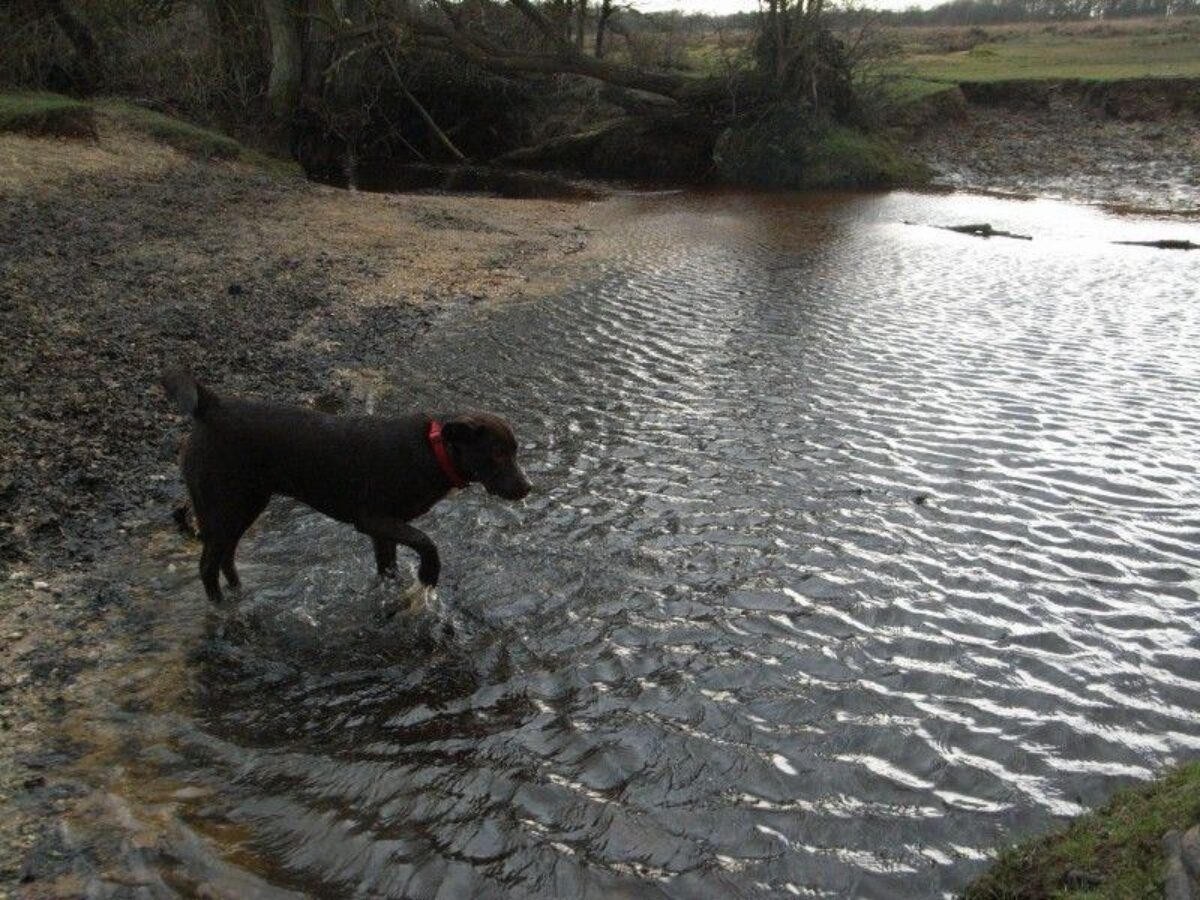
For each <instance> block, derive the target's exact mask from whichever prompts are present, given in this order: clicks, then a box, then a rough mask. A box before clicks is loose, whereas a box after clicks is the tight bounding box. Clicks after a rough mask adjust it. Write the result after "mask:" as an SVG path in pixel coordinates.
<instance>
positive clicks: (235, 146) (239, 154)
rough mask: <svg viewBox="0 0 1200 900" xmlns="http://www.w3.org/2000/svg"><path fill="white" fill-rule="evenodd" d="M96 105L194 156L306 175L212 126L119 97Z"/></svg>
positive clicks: (283, 174)
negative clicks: (233, 161)
mask: <svg viewBox="0 0 1200 900" xmlns="http://www.w3.org/2000/svg"><path fill="white" fill-rule="evenodd" d="M96 107H97V109H98V110H99V111H100V112H101V113H102V114H103V115H105V116H107V117H109V118H110V119H112V120H113V121H115V122H118V123H120V124H122V125H124V126H126V127H127V128H132V129H133V130H135V131H140V132H142V133H143V134H146V135H148V136H150V137H152V138H154V139H155V140H157V141H161V142H162V143H164V144H166V145H167V146H169V147H174V148H175V149H176V150H181V151H183V152H184V153H188V154H191V155H192V156H202V157H204V158H206V159H228V160H237V161H239V162H243V163H247V164H249V165H252V166H256V167H258V168H260V169H266V170H268V171H270V172H271V173H272V174H274V175H277V176H279V177H284V178H292V177H299V176H302V174H303V173H302V172H301V170H300V166H299V165H298V164H297V163H296V162H295V161H293V160H290V159H282V158H280V157H278V156H272V155H270V154H267V153H263V152H262V151H260V150H255V149H254V148H252V147H247V146H245V145H244V144H242V143H240V142H238V141H236V140H235V139H233V138H231V137H230V136H229V135H227V134H222V133H221V132H219V131H214V130H213V129H211V128H203V127H201V126H199V125H193V124H191V123H190V122H185V121H183V120H182V119H176V118H174V117H173V116H168V115H166V114H164V113H160V112H155V111H154V110H152V109H146V108H145V107H142V106H136V105H134V104H132V103H129V102H127V101H124V100H119V99H115V98H114V99H108V100H101V101H98V102H97V103H96Z"/></svg>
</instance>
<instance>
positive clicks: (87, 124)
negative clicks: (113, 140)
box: [0, 91, 96, 137]
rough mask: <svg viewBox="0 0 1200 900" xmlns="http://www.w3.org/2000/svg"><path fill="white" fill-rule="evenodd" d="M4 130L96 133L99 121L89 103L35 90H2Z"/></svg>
mask: <svg viewBox="0 0 1200 900" xmlns="http://www.w3.org/2000/svg"><path fill="white" fill-rule="evenodd" d="M0 132H16V133H20V134H30V135H60V136H62V137H95V136H96V125H95V118H94V116H93V112H92V108H91V106H89V105H88V104H87V103H84V102H82V101H80V100H72V99H71V98H70V97H63V96H61V95H59V94H48V93H44V92H40V91H34V92H22V93H12V94H0Z"/></svg>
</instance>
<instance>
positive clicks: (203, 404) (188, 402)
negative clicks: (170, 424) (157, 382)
mask: <svg viewBox="0 0 1200 900" xmlns="http://www.w3.org/2000/svg"><path fill="white" fill-rule="evenodd" d="M161 381H162V386H163V390H164V391H166V392H167V397H168V398H169V399H170V400H171V402H172V403H174V404H175V408H176V409H178V410H179V411H180V412H181V413H182V414H183V415H185V416H193V417H195V418H197V419H202V418H204V414H205V413H206V412H207V411H208V410H209V409H211V408H212V407H213V406H214V405H215V404H216V402H217V395H216V394H214V393H213V392H212V391H210V390H209V389H208V388H206V387H205V386H204V385H202V384H201V383H200V382H198V381H197V380H196V377H195V376H194V375H193V374H192V373H191V371H190V370H189V369H188V368H187V367H186V366H178V367H175V368H171V369H167V370H166V371H165V372H163V374H162V379H161Z"/></svg>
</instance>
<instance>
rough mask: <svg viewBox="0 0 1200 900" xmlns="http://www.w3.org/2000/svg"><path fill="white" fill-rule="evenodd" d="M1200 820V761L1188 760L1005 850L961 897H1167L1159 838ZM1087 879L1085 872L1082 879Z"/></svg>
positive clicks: (1012, 899)
mask: <svg viewBox="0 0 1200 900" xmlns="http://www.w3.org/2000/svg"><path fill="white" fill-rule="evenodd" d="M1196 824H1200V763H1190V764H1188V765H1185V766H1181V767H1179V768H1178V769H1174V770H1173V771H1171V772H1168V773H1166V774H1165V775H1163V776H1162V777H1161V778H1159V779H1157V780H1155V781H1153V782H1151V783H1149V784H1147V785H1142V786H1140V787H1135V788H1130V789H1128V790H1124V791H1121V792H1120V793H1118V794H1117V795H1116V796H1115V797H1113V799H1112V800H1111V801H1110V802H1109V803H1108V805H1107V806H1105V807H1103V808H1102V809H1099V810H1097V811H1095V812H1091V813H1088V814H1087V815H1084V816H1080V817H1079V818H1078V819H1076V820H1075V821H1074V822H1072V823H1071V824H1070V825H1069V826H1068V827H1067V828H1066V829H1064V830H1063V831H1060V832H1057V833H1055V834H1050V835H1047V836H1046V837H1042V838H1037V839H1034V840H1032V841H1030V842H1028V843H1025V844H1020V845H1018V846H1015V847H1011V848H1008V849H1006V850H1004V851H1002V852H1001V853H1000V855H999V857H998V858H997V859H996V862H995V863H994V864H993V865H992V867H991V868H990V869H989V870H988V871H987V872H986V873H984V875H983V876H982V877H981V878H980V879H979V880H977V881H976V882H975V883H974V884H972V885H971V886H970V887H969V888H967V890H966V891H964V892H963V894H962V898H963V900H1035V898H1045V900H1048V898H1054V900H1127V898H1131V897H1138V898H1142V897H1147V898H1150V897H1161V896H1162V895H1163V874H1164V873H1163V869H1164V866H1163V862H1164V857H1163V851H1162V846H1161V841H1162V836H1163V834H1165V833H1166V832H1167V831H1170V830H1172V829H1177V830H1186V829H1187V828H1190V827H1191V826H1192V825H1196ZM1081 875H1082V876H1083V877H1080V876H1081Z"/></svg>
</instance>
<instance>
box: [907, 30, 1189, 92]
mask: <svg viewBox="0 0 1200 900" xmlns="http://www.w3.org/2000/svg"><path fill="white" fill-rule="evenodd" d="M921 49H923V48H918V47H911V48H910V52H909V53H908V54H906V55H905V56H904V57H903V58H902V60H901V62H900V64H899V66H898V67H897V68H898V71H903V72H905V73H907V74H908V75H910V76H912V77H916V78H921V79H925V80H929V81H953V82H964V81H1007V80H1012V79H1084V80H1090V81H1112V80H1117V79H1127V78H1180V77H1200V30H1197V29H1195V28H1179V29H1178V30H1164V31H1161V32H1149V33H1139V32H1123V33H1122V32H1118V33H1116V34H1112V33H1098V34H1089V33H1088V32H1083V31H1077V32H1065V33H1064V32H1062V31H1059V32H1055V31H1049V30H1045V29H1043V30H1040V31H1035V30H1032V29H1030V30H1028V31H1027V32H1024V33H1021V32H1016V33H1013V34H1011V35H1006V36H1004V37H1003V38H1002V39H1000V40H996V41H989V42H984V43H978V44H976V45H975V46H973V47H971V48H970V49H967V50H959V51H955V52H948V53H936V52H933V53H931V52H920V51H921ZM912 51H917V52H912Z"/></svg>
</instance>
